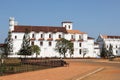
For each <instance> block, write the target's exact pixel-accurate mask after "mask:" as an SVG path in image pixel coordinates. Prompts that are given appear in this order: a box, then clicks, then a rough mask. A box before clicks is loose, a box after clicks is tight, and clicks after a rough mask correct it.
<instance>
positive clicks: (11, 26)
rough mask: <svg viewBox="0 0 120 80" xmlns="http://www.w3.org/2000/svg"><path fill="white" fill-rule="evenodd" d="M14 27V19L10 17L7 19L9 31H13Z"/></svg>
mask: <svg viewBox="0 0 120 80" xmlns="http://www.w3.org/2000/svg"><path fill="white" fill-rule="evenodd" d="M14 25H15V19H14V17H10V18H9V31H13V30H14Z"/></svg>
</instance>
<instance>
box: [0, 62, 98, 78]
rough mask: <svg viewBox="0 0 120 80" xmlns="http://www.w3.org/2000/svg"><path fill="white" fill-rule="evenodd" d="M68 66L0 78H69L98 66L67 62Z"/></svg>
mask: <svg viewBox="0 0 120 80" xmlns="http://www.w3.org/2000/svg"><path fill="white" fill-rule="evenodd" d="M69 63H70V65H69V66H68V67H58V68H52V69H46V70H38V71H32V72H26V73H19V74H13V75H8V76H2V77H0V80H71V79H73V78H75V77H78V76H80V75H83V74H84V73H87V72H90V71H92V70H95V69H97V68H98V67H99V66H93V65H88V64H85V63H80V62H69Z"/></svg>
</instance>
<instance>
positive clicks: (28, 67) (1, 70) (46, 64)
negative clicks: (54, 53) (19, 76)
mask: <svg viewBox="0 0 120 80" xmlns="http://www.w3.org/2000/svg"><path fill="white" fill-rule="evenodd" d="M64 65H68V63H66V62H65V61H63V60H58V59H57V60H56V59H55V60H53V59H6V60H5V61H4V63H1V64H0V76H2V75H8V74H14V73H21V72H27V71H34V70H41V69H48V68H54V67H60V66H64Z"/></svg>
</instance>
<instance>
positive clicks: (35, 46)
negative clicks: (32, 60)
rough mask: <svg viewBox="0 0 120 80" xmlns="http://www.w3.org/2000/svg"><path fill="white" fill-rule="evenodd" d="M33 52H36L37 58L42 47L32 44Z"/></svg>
mask: <svg viewBox="0 0 120 80" xmlns="http://www.w3.org/2000/svg"><path fill="white" fill-rule="evenodd" d="M31 49H32V53H36V58H37V56H38V55H39V54H40V47H39V46H38V45H32V46H31Z"/></svg>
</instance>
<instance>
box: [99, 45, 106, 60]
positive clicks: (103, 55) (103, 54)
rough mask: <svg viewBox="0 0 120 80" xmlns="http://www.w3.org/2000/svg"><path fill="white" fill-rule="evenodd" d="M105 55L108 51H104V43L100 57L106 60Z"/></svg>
mask: <svg viewBox="0 0 120 80" xmlns="http://www.w3.org/2000/svg"><path fill="white" fill-rule="evenodd" d="M107 53H108V51H107V49H106V45H105V43H103V46H102V51H101V53H100V57H102V58H106V57H107Z"/></svg>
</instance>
